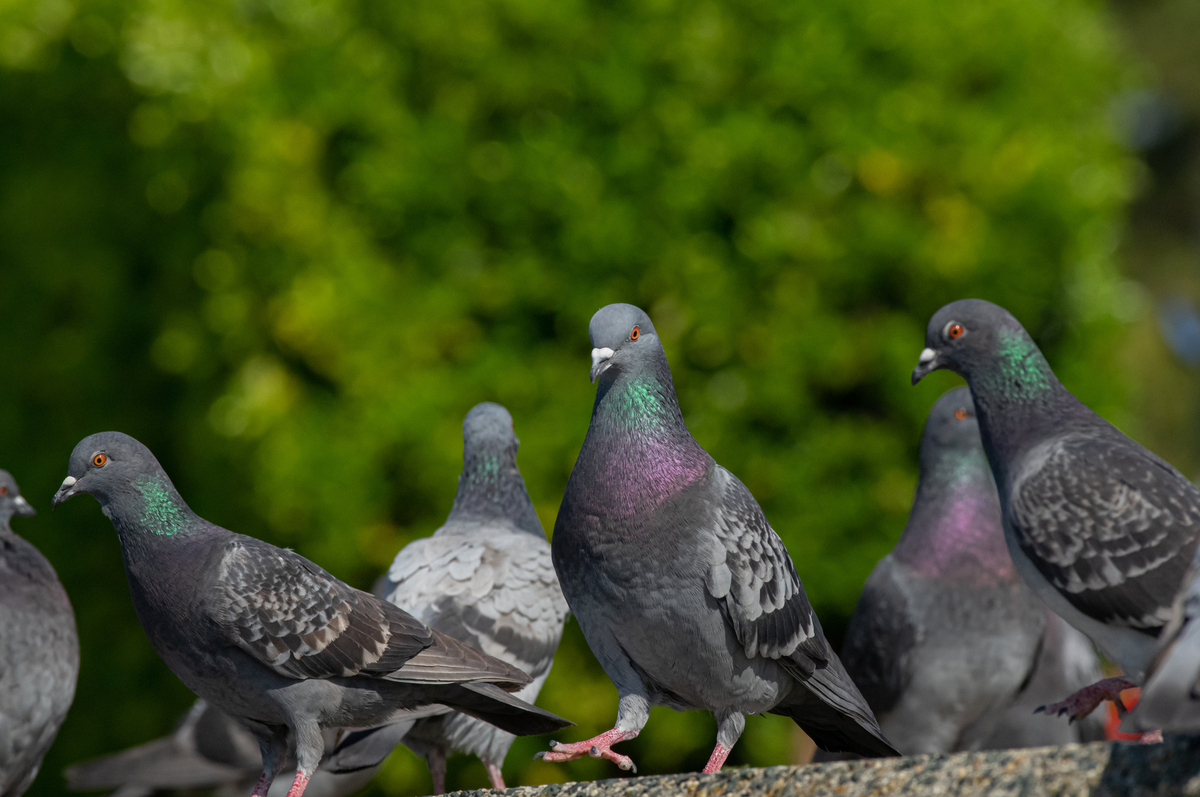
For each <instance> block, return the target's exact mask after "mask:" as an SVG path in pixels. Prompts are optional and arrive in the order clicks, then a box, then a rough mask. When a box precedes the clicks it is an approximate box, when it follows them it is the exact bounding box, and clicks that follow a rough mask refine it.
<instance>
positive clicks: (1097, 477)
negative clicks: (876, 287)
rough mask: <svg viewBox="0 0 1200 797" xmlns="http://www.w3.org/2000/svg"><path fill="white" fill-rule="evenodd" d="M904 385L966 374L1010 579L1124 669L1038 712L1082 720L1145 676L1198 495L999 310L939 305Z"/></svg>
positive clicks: (1178, 575) (1197, 513)
mask: <svg viewBox="0 0 1200 797" xmlns="http://www.w3.org/2000/svg"><path fill="white" fill-rule="evenodd" d="M925 346H926V348H925V349H924V350H923V351H922V352H921V355H920V359H919V362H918V365H917V367H916V368H915V369H914V370H913V375H912V379H913V383H914V384H915V383H916V382H918V381H919V380H920V379H921V378H922V377H923V376H925V375H926V374H928V373H930V372H931V371H934V370H937V369H939V368H949V369H950V370H953V371H955V372H957V373H958V374H960V375H961V376H963V377H964V378H966V380H967V382H968V384H969V385H970V386H971V392H972V394H973V395H974V397H975V407H976V410H977V411H978V413H979V430H980V436H981V437H982V439H983V448H984V451H986V452H987V456H988V462H989V464H990V465H991V466H992V473H993V475H994V476H995V477H996V484H997V486H998V487H999V491H1000V506H1001V509H1002V511H1003V518H1004V535H1005V539H1006V540H1007V542H1008V549H1009V553H1010V554H1012V558H1013V562H1014V564H1016V567H1017V572H1018V573H1020V574H1021V576H1022V578H1024V579H1025V582H1026V583H1027V584H1029V586H1030V587H1032V588H1033V591H1034V592H1035V593H1037V595H1038V596H1039V597H1040V598H1042V600H1044V601H1045V602H1046V604H1047V605H1049V607H1050V608H1051V609H1053V610H1054V611H1055V612H1057V613H1058V614H1059V615H1060V616H1061V617H1062V618H1063V619H1064V620H1066V621H1067V622H1068V623H1070V624H1071V625H1073V626H1074V627H1076V628H1078V629H1079V630H1080V631H1082V632H1083V633H1085V634H1087V635H1088V636H1089V637H1091V639H1092V641H1094V642H1095V643H1096V644H1097V645H1098V646H1099V647H1100V649H1101V650H1102V651H1103V652H1104V653H1105V654H1106V655H1107V656H1108V657H1109V658H1110V659H1112V660H1113V661H1115V662H1116V663H1117V664H1118V665H1120V667H1121V669H1122V670H1123V671H1124V674H1125V677H1124V678H1110V679H1106V680H1104V681H1101V682H1100V683H1098V684H1095V685H1093V686H1091V687H1088V688H1086V689H1084V690H1081V691H1080V692H1077V693H1075V694H1074V695H1072V696H1070V697H1069V698H1068V699H1067V700H1064V701H1061V702H1060V703H1057V704H1053V705H1051V706H1046V707H1045V709H1046V710H1048V711H1050V712H1056V713H1060V714H1061V713H1069V714H1070V715H1071V717H1072V718H1079V717H1083V716H1086V715H1087V714H1088V713H1090V712H1091V711H1092V710H1093V709H1094V708H1095V707H1096V706H1097V705H1098V704H1099V703H1100V701H1101V700H1105V699H1108V700H1115V701H1117V704H1118V705H1120V702H1119V698H1118V695H1119V693H1120V691H1121V690H1122V689H1127V688H1129V687H1131V686H1135V685H1136V683H1137V682H1140V681H1141V680H1142V678H1143V677H1144V674H1145V672H1146V668H1147V667H1148V666H1149V664H1150V660H1151V658H1152V657H1153V655H1154V650H1155V642H1156V639H1157V637H1158V635H1159V632H1160V631H1161V630H1162V628H1163V626H1164V625H1165V624H1166V622H1167V620H1168V619H1170V615H1171V604H1172V602H1173V601H1174V598H1175V593H1176V592H1177V591H1178V590H1179V588H1180V586H1181V584H1182V582H1183V577H1184V573H1185V572H1186V570H1187V568H1188V564H1189V563H1190V561H1191V558H1192V554H1193V552H1194V551H1195V550H1196V541H1197V535H1198V534H1200V491H1197V490H1196V488H1195V487H1194V486H1193V485H1192V483H1191V482H1189V481H1188V480H1187V479H1185V478H1184V477H1183V476H1182V475H1181V474H1180V473H1179V472H1178V471H1177V470H1175V469H1174V468H1172V467H1171V466H1170V465H1168V464H1167V463H1166V462H1164V461H1163V460H1162V459H1160V458H1159V457H1157V456H1155V455H1154V454H1153V453H1151V452H1150V451H1147V450H1146V449H1145V448H1143V447H1142V446H1140V445H1138V444H1137V443H1135V442H1133V441H1132V440H1130V439H1129V438H1128V437H1126V436H1125V435H1124V434H1122V433H1121V432H1120V431H1118V430H1117V429H1116V428H1115V427H1113V426H1112V425H1111V424H1110V423H1108V422H1107V421H1105V420H1104V419H1103V418H1101V417H1100V416H1099V415H1097V414H1096V413H1094V412H1092V411H1091V410H1090V409H1088V408H1087V407H1086V406H1084V404H1083V403H1082V402H1080V401H1079V400H1078V399H1077V398H1075V396H1073V395H1071V393H1069V392H1068V391H1067V389H1066V388H1065V387H1063V385H1062V383H1061V382H1059V381H1058V379H1057V378H1056V377H1055V376H1054V372H1053V371H1051V370H1050V366H1049V364H1047V362H1046V358H1045V357H1044V356H1043V355H1042V353H1041V351H1040V350H1039V349H1038V347H1037V346H1036V345H1035V344H1034V342H1033V340H1032V339H1031V338H1030V337H1029V334H1028V333H1027V332H1026V331H1025V329H1024V328H1023V327H1022V326H1021V325H1020V323H1018V322H1017V320H1016V319H1015V318H1013V317H1012V315H1010V314H1009V313H1008V311H1006V310H1004V309H1003V308H1001V307H998V306H996V305H994V304H991V303H990V302H985V301H981V300H979V299H964V300H962V301H958V302H953V303H952V304H948V305H946V306H945V307H943V308H942V309H941V310H938V311H937V312H936V313H935V314H934V316H933V318H932V319H931V320H930V322H929V327H928V329H927V330H926V333H925Z"/></svg>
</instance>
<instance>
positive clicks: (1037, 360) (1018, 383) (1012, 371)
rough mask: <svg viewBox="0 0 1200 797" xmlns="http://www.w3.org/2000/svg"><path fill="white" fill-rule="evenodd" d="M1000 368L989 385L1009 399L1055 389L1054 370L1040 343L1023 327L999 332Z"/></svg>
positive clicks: (1039, 394) (1041, 395) (1034, 397)
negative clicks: (1030, 336) (1025, 331)
mask: <svg viewBox="0 0 1200 797" xmlns="http://www.w3.org/2000/svg"><path fill="white" fill-rule="evenodd" d="M996 359H997V360H998V361H999V362H998V368H997V370H996V373H995V374H994V377H993V379H989V380H988V381H989V382H993V380H994V383H993V384H989V385H988V387H989V388H990V389H991V390H994V391H996V392H997V393H999V394H1000V395H1002V396H1003V397H1004V398H1005V399H1006V400H1008V401H1021V400H1025V399H1036V398H1041V397H1043V396H1045V395H1046V394H1048V393H1050V392H1051V391H1052V390H1053V389H1054V381H1055V380H1054V372H1053V371H1051V370H1050V364H1049V363H1047V362H1046V358H1045V356H1043V355H1042V352H1041V350H1040V349H1038V347H1037V344H1035V343H1034V342H1033V341H1032V340H1030V339H1029V336H1028V335H1026V334H1024V333H1023V332H1022V331H1021V330H1019V329H1001V330H999V332H998V334H997V344H996Z"/></svg>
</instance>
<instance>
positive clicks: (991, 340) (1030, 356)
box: [912, 299, 1057, 398]
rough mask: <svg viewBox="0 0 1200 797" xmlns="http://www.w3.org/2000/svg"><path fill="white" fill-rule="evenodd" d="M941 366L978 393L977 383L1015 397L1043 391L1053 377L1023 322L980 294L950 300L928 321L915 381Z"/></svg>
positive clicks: (913, 378) (979, 385)
mask: <svg viewBox="0 0 1200 797" xmlns="http://www.w3.org/2000/svg"><path fill="white" fill-rule="evenodd" d="M939 368H948V369H950V370H951V371H954V372H956V373H958V374H959V375H960V376H962V377H964V378H965V379H966V380H967V381H968V382H970V383H971V387H972V388H973V389H974V390H975V391H976V397H977V398H978V397H979V389H980V388H983V389H985V390H986V391H987V392H988V393H989V394H995V393H1000V394H1003V395H1008V396H1010V397H1014V398H1016V397H1020V396H1028V395H1031V394H1040V393H1045V392H1048V391H1050V390H1051V389H1052V388H1053V387H1054V384H1055V382H1056V381H1057V380H1056V379H1055V378H1054V374H1053V372H1052V371H1051V370H1050V366H1049V365H1048V364H1047V363H1046V358H1045V357H1044V356H1042V352H1041V350H1039V349H1038V347H1037V344H1035V343H1034V342H1033V339H1032V338H1030V337H1029V333H1028V332H1026V331H1025V328H1024V327H1022V326H1021V323H1020V322H1019V321H1017V319H1015V318H1013V316H1012V314H1011V313H1009V312H1008V311H1007V310H1005V309H1004V308H1003V307H1000V306H998V305H995V304H992V303H991V302H985V301H983V300H982V299H962V300H960V301H957V302H951V303H950V304H948V305H946V306H945V307H943V308H942V309H941V310H938V311H937V312H936V313H934V314H933V318H931V319H930V320H929V326H928V327H927V328H926V330H925V349H924V350H923V351H922V352H921V356H920V357H919V358H918V360H917V367H916V368H914V369H913V374H912V381H913V384H914V385H915V384H916V383H917V382H919V381H921V379H922V378H923V377H924V376H925V375H926V374H928V373H930V372H932V371H936V370H938V369H939Z"/></svg>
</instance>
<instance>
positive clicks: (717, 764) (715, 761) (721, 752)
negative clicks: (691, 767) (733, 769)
mask: <svg viewBox="0 0 1200 797" xmlns="http://www.w3.org/2000/svg"><path fill="white" fill-rule="evenodd" d="M726 758H729V748H728V747H726V746H725V745H723V744H721V743H720V742H717V746H716V747H714V748H713V751H712V755H711V756H709V759H708V763H707V764H705V765H704V769H702V770H700V771H701V772H720V771H721V767H723V766H725V759H726Z"/></svg>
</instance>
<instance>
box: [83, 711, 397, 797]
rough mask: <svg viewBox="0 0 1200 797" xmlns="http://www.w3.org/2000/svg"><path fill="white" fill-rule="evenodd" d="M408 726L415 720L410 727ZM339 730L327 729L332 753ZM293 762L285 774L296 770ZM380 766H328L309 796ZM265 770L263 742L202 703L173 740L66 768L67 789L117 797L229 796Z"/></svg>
mask: <svg viewBox="0 0 1200 797" xmlns="http://www.w3.org/2000/svg"><path fill="white" fill-rule="evenodd" d="M407 725H408V726H411V725H412V722H411V721H409V722H408V723H407ZM338 735H339V733H338V731H335V730H326V731H325V745H326V748H327V749H333V747H334V746H335V745H336V744H337V742H338V738H337V737H338ZM295 769H296V762H295V760H294V759H291V758H289V760H288V762H287V764H286V765H285V771H287V770H290V771H291V772H293V773H294V772H295ZM377 769H378V766H368V767H364V768H361V769H353V770H351V771H346V772H340V771H339V772H333V771H330V768H329V767H328V766H326V762H322V765H321V766H320V767H319V768H318V769H317V771H316V773H315V774H314V775H313V777H312V780H310V781H309V783H308V788H306V789H305V790H304V794H305V797H346V796H347V795H350V794H353V793H354V792H356V791H358V790H359V789H361V788H362V787H364V786H366V785H367V783H368V782H369V781H370V780H371V778H373V777H374V776H375V772H376V770H377ZM260 772H262V756H261V755H260V753H259V749H258V742H257V741H256V740H255V739H254V737H253V736H252V735H251V734H250V733H249V732H248V731H247V730H245V729H244V728H243V727H242V726H241V725H239V724H238V723H237V722H235V721H234V720H233V718H232V717H230V716H229V715H228V714H226V713H225V712H224V711H221V710H220V709H219V708H216V707H215V706H211V705H209V704H208V702H207V701H205V700H197V701H196V702H195V704H193V705H192V707H191V709H190V710H189V711H188V712H187V713H186V714H185V715H184V716H183V718H182V720H181V721H180V723H179V726H178V727H177V728H176V729H175V731H174V732H173V733H171V735H169V736H165V737H163V738H161V739H155V740H153V741H150V742H146V743H145V744H141V745H138V746H136V747H131V748H129V749H128V750H123V751H121V752H120V753H115V754H113V755H108V756H103V757H101V758H95V759H92V760H90V761H84V762H81V763H79V764H74V765H72V766H70V767H67V769H66V771H65V772H64V773H63V774H64V775H65V776H66V778H67V787H68V788H70V789H72V790H74V791H93V790H98V789H116V791H115V792H114V793H113V797H146V795H150V794H153V793H155V792H160V791H181V790H187V791H191V790H196V789H214V790H216V791H217V793H218V794H221V795H225V796H226V797H234V795H238V794H245V792H246V790H247V789H249V788H251V787H252V786H253V785H254V781H255V779H256V778H257V777H258V775H259V773H260ZM285 780H286V782H285V781H284V780H277V781H276V782H275V783H273V784H272V786H271V789H270V793H269V797H283V796H284V794H285V792H286V791H287V789H288V785H287V784H288V783H290V782H291V778H287V779H285Z"/></svg>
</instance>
